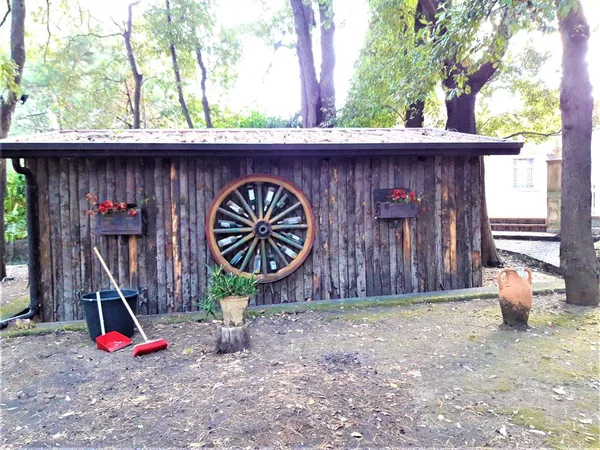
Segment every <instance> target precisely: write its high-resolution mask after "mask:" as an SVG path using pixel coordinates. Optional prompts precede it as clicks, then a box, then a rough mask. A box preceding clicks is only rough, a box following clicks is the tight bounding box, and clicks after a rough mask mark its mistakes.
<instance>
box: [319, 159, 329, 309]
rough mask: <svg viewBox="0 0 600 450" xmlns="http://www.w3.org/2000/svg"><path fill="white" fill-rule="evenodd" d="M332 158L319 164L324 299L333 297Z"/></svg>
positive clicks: (322, 160)
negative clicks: (330, 222)
mask: <svg viewBox="0 0 600 450" xmlns="http://www.w3.org/2000/svg"><path fill="white" fill-rule="evenodd" d="M330 165H331V160H330V159H329V158H321V161H320V164H319V174H320V182H319V183H320V185H321V193H320V198H319V203H320V208H319V209H320V214H319V221H318V223H319V227H318V228H319V233H320V235H321V247H320V249H321V252H320V254H321V270H322V276H321V281H322V286H323V295H322V297H321V298H322V299H324V300H325V299H326V300H329V299H330V298H331V291H332V286H331V261H330V258H331V252H330V250H331V248H330V245H331V242H330V237H329V172H330V170H329V167H330Z"/></svg>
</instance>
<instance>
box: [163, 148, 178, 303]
mask: <svg viewBox="0 0 600 450" xmlns="http://www.w3.org/2000/svg"><path fill="white" fill-rule="evenodd" d="M175 164H176V162H175V160H174V159H171V158H169V159H168V160H167V161H166V162H165V165H164V166H163V168H164V172H163V176H164V183H163V188H164V190H163V192H164V199H163V201H164V205H165V257H166V259H167V264H166V267H167V312H175V311H178V309H177V306H178V303H179V298H180V294H181V290H179V287H180V285H179V283H178V279H177V275H178V273H177V265H178V262H179V261H178V257H179V255H178V248H177V237H178V234H177V231H176V228H177V226H178V220H179V219H178V217H177V205H176V204H175V197H174V196H175V194H174V192H173V191H174V189H175V186H174V185H175V182H176V180H177V178H176V177H177V169H176V167H175ZM179 275H180V274H179ZM180 280H181V278H179V281H180Z"/></svg>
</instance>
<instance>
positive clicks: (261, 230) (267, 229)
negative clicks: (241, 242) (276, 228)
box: [254, 220, 273, 239]
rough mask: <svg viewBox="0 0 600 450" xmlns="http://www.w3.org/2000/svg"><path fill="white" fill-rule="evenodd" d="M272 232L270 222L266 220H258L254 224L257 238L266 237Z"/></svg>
mask: <svg viewBox="0 0 600 450" xmlns="http://www.w3.org/2000/svg"><path fill="white" fill-rule="evenodd" d="M272 232H273V230H272V228H271V224H270V223H269V222H267V221H266V220H259V221H257V222H256V224H254V234H256V237H257V238H259V239H267V238H268V237H269V236H271V233H272Z"/></svg>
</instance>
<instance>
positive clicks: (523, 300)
mask: <svg viewBox="0 0 600 450" xmlns="http://www.w3.org/2000/svg"><path fill="white" fill-rule="evenodd" d="M525 273H526V274H527V278H522V277H521V276H520V275H519V273H518V272H517V271H516V270H515V269H503V270H501V271H500V273H499V274H498V288H499V289H498V297H500V309H501V310H502V319H503V320H504V323H505V324H506V325H510V326H519V327H526V326H527V320H529V311H530V310H531V297H532V294H533V292H532V290H531V270H529V269H528V268H525Z"/></svg>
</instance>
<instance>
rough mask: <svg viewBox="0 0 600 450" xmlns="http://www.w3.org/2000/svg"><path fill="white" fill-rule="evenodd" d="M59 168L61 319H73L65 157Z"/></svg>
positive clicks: (67, 174) (67, 185)
mask: <svg viewBox="0 0 600 450" xmlns="http://www.w3.org/2000/svg"><path fill="white" fill-rule="evenodd" d="M58 170H59V177H60V181H59V189H60V191H59V197H60V203H59V208H60V215H59V217H60V219H59V224H60V225H59V226H60V234H59V239H60V241H61V247H62V251H61V253H60V258H61V259H62V271H61V276H62V286H63V291H62V292H61V293H60V295H61V297H62V306H63V307H62V308H61V312H62V315H61V320H73V319H74V318H75V317H74V316H73V298H74V292H73V261H72V260H71V247H72V241H71V236H70V234H71V226H70V225H71V224H70V219H71V214H70V209H69V162H68V161H67V160H66V159H65V158H61V159H60V160H59V163H58Z"/></svg>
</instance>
